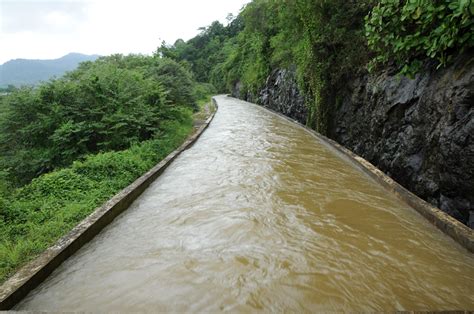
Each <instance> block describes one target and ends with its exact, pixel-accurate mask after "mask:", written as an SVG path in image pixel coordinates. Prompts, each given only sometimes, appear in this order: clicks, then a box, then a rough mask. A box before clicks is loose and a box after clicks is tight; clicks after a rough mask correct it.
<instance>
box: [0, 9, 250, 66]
mask: <svg viewBox="0 0 474 314" xmlns="http://www.w3.org/2000/svg"><path fill="white" fill-rule="evenodd" d="M0 1H1V2H0V20H1V28H0V42H1V45H2V47H1V49H0V64H1V63H4V62H6V61H8V60H9V59H14V58H30V59H50V58H57V57H60V56H62V55H64V54H67V53H69V52H81V53H87V54H93V53H96V54H101V55H108V54H111V53H145V54H150V53H152V52H153V51H154V50H156V48H157V46H158V45H159V44H160V42H161V40H165V41H166V42H168V43H173V42H174V41H175V40H176V39H178V38H182V39H185V40H187V39H190V38H192V37H193V36H195V35H196V34H198V32H199V31H198V28H199V27H201V26H207V25H210V24H211V22H212V21H214V20H220V21H221V22H225V17H226V16H227V14H228V13H233V14H236V13H238V12H239V10H240V9H241V8H242V6H243V5H244V4H245V3H247V2H249V1H250V0H200V1H195V0H155V1H153V0H120V1H119V0H115V1H112V0H110V1H109V0H89V1H87V0H80V1H74V0H71V1H69V0H61V1H58V0H53V1H42V0H39V1H38V0H37V1H34V0H0Z"/></svg>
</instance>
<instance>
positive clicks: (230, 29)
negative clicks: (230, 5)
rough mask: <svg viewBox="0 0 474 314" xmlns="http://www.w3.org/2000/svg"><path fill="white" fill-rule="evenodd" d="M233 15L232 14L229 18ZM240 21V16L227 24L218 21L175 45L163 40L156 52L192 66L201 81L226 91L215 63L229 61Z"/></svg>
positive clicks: (196, 76) (186, 65)
mask: <svg viewBox="0 0 474 314" xmlns="http://www.w3.org/2000/svg"><path fill="white" fill-rule="evenodd" d="M232 18H233V17H232V16H229V20H230V19H232ZM241 24H242V23H241V19H240V17H237V18H235V19H233V20H232V21H230V23H229V25H227V26H224V25H222V24H221V23H219V22H218V21H215V22H213V23H212V24H211V25H210V26H208V27H203V28H201V33H200V34H199V35H197V36H196V37H194V38H192V39H190V40H189V41H187V42H184V41H183V40H181V39H178V40H177V41H176V42H175V43H174V45H172V46H168V45H167V44H166V43H164V42H163V43H162V44H161V46H160V47H159V48H158V50H157V54H158V55H161V56H163V57H166V58H169V59H173V60H175V61H177V62H179V63H180V64H183V65H184V66H185V67H189V68H190V69H191V71H192V73H193V74H194V77H195V78H196V80H197V81H198V82H202V83H211V84H213V85H214V86H215V88H217V90H218V91H221V92H222V91H225V81H224V80H223V73H222V71H219V69H218V67H216V65H218V64H221V63H222V62H224V61H225V60H226V58H227V56H228V54H229V52H230V51H231V50H232V43H233V42H234V41H235V37H236V35H237V34H238V33H239V31H240V29H241V27H242V25H241Z"/></svg>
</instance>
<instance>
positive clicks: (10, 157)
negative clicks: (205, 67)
mask: <svg viewBox="0 0 474 314" xmlns="http://www.w3.org/2000/svg"><path fill="white" fill-rule="evenodd" d="M211 92H213V87H212V86H211V85H210V84H206V83H200V84H198V83H196V82H195V81H194V79H193V75H192V74H191V73H190V72H189V71H188V70H187V68H186V67H185V66H183V65H182V64H179V63H177V62H175V61H173V60H171V59H169V58H161V57H159V56H153V57H147V56H141V55H129V56H122V55H112V56H109V57H102V58H99V59H98V60H96V61H94V62H85V63H82V64H81V65H80V66H79V67H78V69H76V70H75V71H72V72H70V73H68V74H66V75H65V76H64V77H62V78H60V79H55V80H51V81H48V82H45V83H43V84H40V85H39V86H37V87H23V88H20V89H10V90H9V93H8V94H7V95H3V96H1V97H0V113H1V114H0V166H1V168H0V169H1V171H0V281H3V280H4V279H6V278H7V276H9V275H10V274H11V273H12V272H13V271H14V270H15V269H17V268H18V267H19V266H21V265H22V264H23V263H25V262H26V261H28V260H30V259H31V258H33V257H34V256H36V255H37V254H39V253H41V252H42V251H43V250H44V249H46V248H47V247H48V246H50V245H52V244H53V243H54V242H55V241H56V240H57V239H58V238H59V237H61V236H63V235H64V234H65V233H67V232H68V231H69V230H70V229H71V228H72V227H74V226H75V225H76V224H77V223H78V222H79V221H81V220H82V219H83V218H84V217H86V216H87V215H88V214H89V213H91V212H92V211H93V210H94V208H96V207H97V206H99V205H101V204H102V203H103V202H104V201H105V200H107V199H109V198H110V197H112V196H113V195H114V194H115V193H117V192H118V191H119V190H121V189H122V188H124V187H126V186H127V185H128V184H130V183H131V182H133V181H134V180H135V179H136V178H137V177H139V176H140V175H142V174H143V173H144V172H146V171H148V170H149V169H150V168H151V167H152V166H154V165H155V164H156V163H157V162H158V161H160V160H161V159H162V158H163V157H165V156H166V155H167V154H169V153H170V152H171V151H172V150H173V149H175V148H176V147H177V146H179V145H180V144H181V143H182V142H183V140H184V139H185V138H186V136H187V135H188V134H189V133H190V131H191V129H192V118H191V113H192V109H197V108H198V107H197V104H196V103H197V101H198V100H200V99H202V98H205V97H208V96H209V93H211ZM200 102H201V101H200Z"/></svg>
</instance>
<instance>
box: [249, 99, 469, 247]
mask: <svg viewBox="0 0 474 314" xmlns="http://www.w3.org/2000/svg"><path fill="white" fill-rule="evenodd" d="M254 105H255V104H254ZM259 107H260V108H263V109H266V110H268V111H269V112H271V113H273V114H275V115H277V116H279V117H280V118H283V119H285V120H287V121H290V122H292V123H294V124H296V125H297V126H299V127H300V128H303V129H304V130H306V131H307V132H309V133H310V134H312V135H313V136H315V137H316V138H317V139H319V140H320V141H321V142H322V143H323V144H326V145H327V146H328V147H330V148H332V149H334V150H335V151H336V152H338V153H339V154H340V155H341V156H343V157H345V159H346V160H349V161H350V162H351V163H353V164H354V165H355V166H356V167H357V168H359V169H361V170H362V171H363V172H364V173H366V174H368V175H369V176H370V177H371V178H373V179H374V180H375V181H376V182H377V183H379V184H380V185H382V186H383V187H384V188H386V189H387V190H389V191H390V192H392V193H393V194H395V195H396V196H397V197H398V198H399V199H400V200H402V201H403V202H405V203H407V204H408V205H409V206H410V207H412V208H413V209H415V210H416V211H417V212H418V213H420V214H421V215H422V216H423V217H425V218H426V219H428V220H429V221H430V222H431V223H432V224H433V225H435V226H436V227H437V228H438V229H440V230H441V231H442V232H444V233H445V234H447V235H448V236H450V237H451V238H453V239H454V240H455V241H456V242H458V243H459V244H460V245H461V246H463V247H464V248H466V249H467V250H468V251H469V252H471V253H474V232H473V230H472V229H471V228H469V227H467V226H466V225H464V224H462V223H461V222H459V221H458V220H456V219H455V218H453V217H451V216H449V215H448V214H446V213H445V212H443V211H442V210H441V209H439V208H436V207H434V206H433V205H431V204H429V203H428V202H426V201H425V200H423V199H421V198H419V197H418V196H416V195H415V194H413V193H412V192H410V191H409V190H407V189H405V188H404V187H403V186H401V185H400V184H398V183H397V182H396V181H394V180H393V179H392V178H390V177H389V176H387V175H386V174H385V173H383V172H382V171H381V170H379V169H378V168H377V167H375V166H374V165H373V164H371V163H370V162H368V161H367V160H365V159H364V158H362V157H360V156H359V155H357V154H355V153H353V152H352V151H350V150H349V149H347V148H345V147H344V146H342V145H340V144H339V143H337V142H336V141H333V140H331V139H330V138H327V137H326V136H324V135H322V134H320V133H318V132H316V131H315V130H313V129H310V128H309V127H307V126H305V125H302V124H301V123H299V122H298V121H296V120H294V119H291V118H289V117H287V116H285V115H283V114H281V113H279V112H276V111H274V110H272V109H269V108H267V107H263V106H259Z"/></svg>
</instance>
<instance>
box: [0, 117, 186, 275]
mask: <svg viewBox="0 0 474 314" xmlns="http://www.w3.org/2000/svg"><path fill="white" fill-rule="evenodd" d="M191 128H192V121H191V119H190V116H189V114H182V115H181V117H179V119H177V120H175V121H172V122H168V123H164V125H163V126H162V131H161V134H160V135H157V136H156V139H152V140H148V141H145V142H142V143H140V144H134V145H133V146H132V147H130V148H129V149H126V150H123V151H117V152H115V151H114V152H106V153H99V154H96V155H89V156H87V157H85V159H84V160H83V161H76V162H74V163H73V165H72V166H70V167H68V168H64V169H60V170H56V171H53V172H51V173H48V174H45V175H42V176H40V177H38V178H36V179H33V181H32V182H31V183H30V184H27V185H25V186H24V187H22V188H19V189H16V190H14V191H13V192H12V194H11V195H9V196H4V197H0V206H1V207H0V218H1V219H0V239H1V241H0V282H1V281H3V280H5V279H6V278H7V277H8V276H9V275H11V274H12V272H13V271H14V270H15V269H16V268H17V267H18V266H19V265H22V264H24V263H25V262H27V261H28V260H30V259H32V258H33V257H35V256H36V255H37V254H39V253H41V252H42V251H44V250H45V249H46V248H47V247H49V246H50V245H52V244H53V243H54V242H55V241H57V240H58V239H59V238H60V237H61V236H63V235H64V234H66V233H67V232H68V231H69V230H71V229H72V228H73V227H74V226H75V225H76V224H77V223H78V222H80V221H81V220H82V219H84V218H85V217H86V216H87V215H88V214H90V213H91V212H92V211H93V210H94V209H95V208H96V207H97V206H100V205H101V204H102V203H103V202H105V201H106V200H107V199H109V198H111V197H112V196H113V195H114V194H116V193H117V192H118V191H120V190H121V189H123V188H124V187H126V186H127V185H129V184H130V183H132V182H133V181H134V180H135V179H137V178H138V177H139V176H140V175H142V174H143V173H145V172H146V171H148V170H149V169H150V168H151V167H153V166H154V165H155V164H156V163H157V162H158V161H160V160H161V159H163V158H164V157H165V156H166V155H167V154H169V153H170V152H171V151H172V150H174V149H175V148H177V147H178V146H179V145H180V144H181V143H182V142H183V140H184V139H185V138H186V137H187V135H188V134H189V132H190V130H191ZM0 188H2V187H0Z"/></svg>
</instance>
